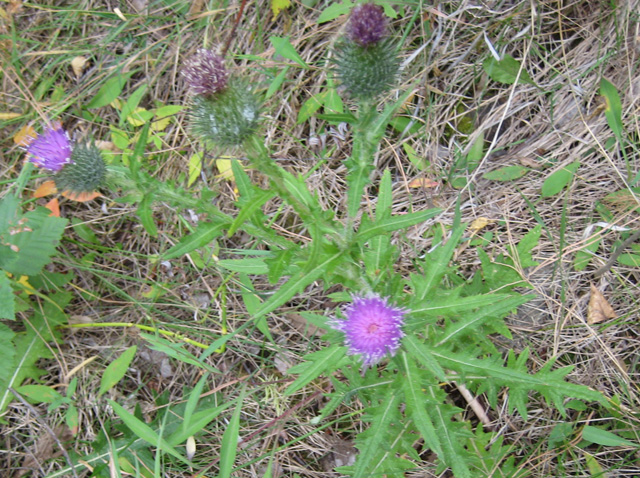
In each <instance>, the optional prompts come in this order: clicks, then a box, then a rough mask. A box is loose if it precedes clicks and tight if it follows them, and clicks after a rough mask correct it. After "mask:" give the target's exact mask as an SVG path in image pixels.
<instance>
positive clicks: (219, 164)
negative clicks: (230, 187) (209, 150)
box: [216, 156, 233, 180]
mask: <svg viewBox="0 0 640 478" xmlns="http://www.w3.org/2000/svg"><path fill="white" fill-rule="evenodd" d="M230 158H231V156H221V157H220V158H219V159H216V168H218V171H219V173H220V174H218V176H217V177H219V178H221V179H228V180H232V179H233V171H231V159H230Z"/></svg>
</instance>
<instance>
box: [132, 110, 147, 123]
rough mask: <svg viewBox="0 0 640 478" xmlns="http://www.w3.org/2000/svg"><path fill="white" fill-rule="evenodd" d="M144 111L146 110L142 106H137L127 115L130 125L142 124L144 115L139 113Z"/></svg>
mask: <svg viewBox="0 0 640 478" xmlns="http://www.w3.org/2000/svg"><path fill="white" fill-rule="evenodd" d="M146 111H147V110H145V109H144V108H141V107H137V108H136V109H135V110H133V111H132V112H131V114H130V115H129V116H127V121H128V122H129V124H130V125H131V126H142V125H143V124H145V123H146V122H147V121H146V120H145V119H144V116H142V115H140V114H139V113H143V112H145V113H146Z"/></svg>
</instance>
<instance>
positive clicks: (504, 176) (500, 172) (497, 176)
mask: <svg viewBox="0 0 640 478" xmlns="http://www.w3.org/2000/svg"><path fill="white" fill-rule="evenodd" d="M527 172H529V168H525V167H524V166H505V167H503V168H499V169H496V170H494V171H490V172H488V173H485V174H484V175H483V176H482V177H483V178H484V179H489V180H490V181H513V180H514V179H518V178H521V177H522V176H524V175H525V174H527Z"/></svg>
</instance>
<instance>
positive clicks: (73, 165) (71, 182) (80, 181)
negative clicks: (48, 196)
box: [53, 143, 106, 194]
mask: <svg viewBox="0 0 640 478" xmlns="http://www.w3.org/2000/svg"><path fill="white" fill-rule="evenodd" d="M105 177H106V167H105V164H104V159H103V158H102V154H101V153H100V150H99V149H98V148H97V147H96V146H95V145H94V144H90V143H86V144H75V145H74V146H73V152H72V153H71V162H70V163H69V164H67V165H66V166H65V167H64V168H62V170H60V172H59V173H58V174H56V175H55V176H54V178H53V181H54V182H55V184H56V188H57V189H58V190H59V191H69V192H71V193H74V194H79V193H89V192H94V191H96V190H97V189H98V188H100V186H102V185H103V184H104V183H105Z"/></svg>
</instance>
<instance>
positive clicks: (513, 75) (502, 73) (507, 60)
mask: <svg viewBox="0 0 640 478" xmlns="http://www.w3.org/2000/svg"><path fill="white" fill-rule="evenodd" d="M482 67H483V68H484V71H485V72H486V73H487V75H489V78H491V79H492V80H494V81H497V82H498V83H504V84H507V85H513V84H514V83H516V81H517V82H518V83H519V84H527V85H533V86H536V84H535V83H534V82H533V80H532V79H531V76H530V75H529V73H528V72H527V70H525V69H524V68H523V66H522V64H521V63H520V62H519V61H518V60H516V59H515V58H513V57H512V56H510V55H504V56H503V57H502V59H501V60H500V61H498V60H496V59H495V58H494V57H493V56H490V57H488V58H487V59H486V60H485V61H484V62H483V63H482Z"/></svg>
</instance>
